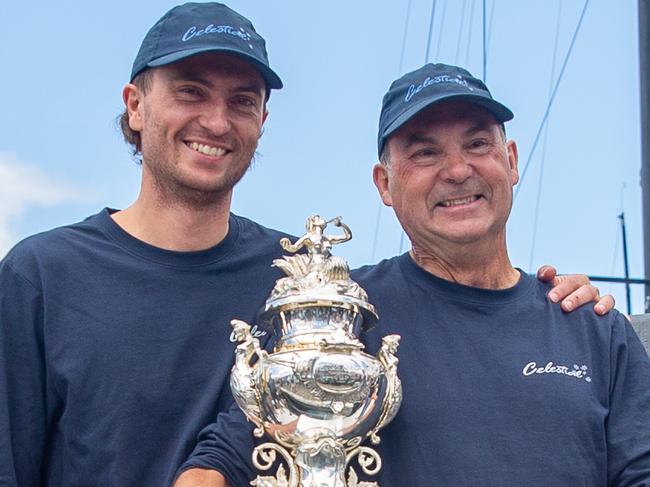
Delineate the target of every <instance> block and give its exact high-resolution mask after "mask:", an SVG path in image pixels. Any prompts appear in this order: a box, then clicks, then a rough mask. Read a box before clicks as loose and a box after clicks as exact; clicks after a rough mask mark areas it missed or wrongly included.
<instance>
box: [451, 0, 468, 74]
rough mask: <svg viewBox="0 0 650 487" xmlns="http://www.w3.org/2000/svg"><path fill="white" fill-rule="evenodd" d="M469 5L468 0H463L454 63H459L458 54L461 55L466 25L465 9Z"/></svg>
mask: <svg viewBox="0 0 650 487" xmlns="http://www.w3.org/2000/svg"><path fill="white" fill-rule="evenodd" d="M466 7H467V0H463V7H462V8H461V11H460V26H459V27H458V41H457V42H456V57H455V58H454V64H458V56H459V55H460V41H461V40H462V38H463V27H464V26H465V9H466Z"/></svg>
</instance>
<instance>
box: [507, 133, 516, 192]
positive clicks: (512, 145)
mask: <svg viewBox="0 0 650 487" xmlns="http://www.w3.org/2000/svg"><path fill="white" fill-rule="evenodd" d="M506 149H507V151H508V165H509V166H510V180H511V182H512V185H513V186H514V185H515V184H517V183H518V182H519V166H518V163H519V152H518V151H517V143H516V142H515V141H514V140H509V141H508V142H506Z"/></svg>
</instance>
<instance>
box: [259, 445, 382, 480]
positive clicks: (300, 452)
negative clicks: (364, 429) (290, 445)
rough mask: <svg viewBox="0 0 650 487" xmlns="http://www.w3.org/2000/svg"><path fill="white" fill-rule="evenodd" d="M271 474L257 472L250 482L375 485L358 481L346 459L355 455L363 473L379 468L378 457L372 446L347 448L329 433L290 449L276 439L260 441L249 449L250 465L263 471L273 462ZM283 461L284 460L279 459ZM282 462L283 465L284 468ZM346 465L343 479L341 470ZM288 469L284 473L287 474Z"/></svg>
mask: <svg viewBox="0 0 650 487" xmlns="http://www.w3.org/2000/svg"><path fill="white" fill-rule="evenodd" d="M278 453H279V454H280V456H281V457H282V460H280V461H279V462H280V463H279V465H278V468H277V470H276V474H275V477H272V476H259V475H258V476H257V478H256V479H255V480H253V481H252V482H251V485H252V486H255V487H379V485H378V484H377V482H366V481H359V477H358V476H357V473H356V471H355V470H354V468H353V467H352V466H351V465H350V461H351V460H352V459H353V458H354V457H355V456H356V457H357V463H358V464H359V467H360V468H361V470H362V471H363V472H364V473H365V474H366V475H375V474H377V472H379V470H380V469H381V458H380V457H379V454H378V453H377V452H376V451H375V450H373V449H372V448H369V447H366V446H359V447H357V448H354V449H353V450H351V451H350V452H348V453H347V455H346V453H345V449H344V448H343V447H342V445H341V444H340V442H338V441H336V440H335V439H333V438H331V437H326V438H321V439H318V440H316V441H313V442H304V443H302V444H300V445H299V446H298V447H296V448H295V449H294V450H293V451H292V453H289V452H288V451H287V450H286V449H285V448H283V447H282V446H280V445H278V444H277V443H270V442H269V443H264V444H262V445H259V446H258V447H257V448H255V450H253V457H252V460H253V465H254V466H255V467H256V468H257V469H259V470H261V471H266V470H269V469H271V467H272V466H273V465H274V464H275V463H276V460H277V454H278ZM283 462H284V463H283ZM285 464H286V468H285ZM346 469H347V471H348V475H347V480H346V479H345V478H344V472H345V470H346ZM287 471H288V475H287Z"/></svg>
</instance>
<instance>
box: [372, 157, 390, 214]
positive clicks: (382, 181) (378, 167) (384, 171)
mask: <svg viewBox="0 0 650 487" xmlns="http://www.w3.org/2000/svg"><path fill="white" fill-rule="evenodd" d="M372 179H373V181H374V182H375V187H376V188H377V191H379V196H380V197H381V200H382V201H383V202H384V204H385V205H386V206H393V198H392V196H391V194H390V191H389V189H388V188H389V180H390V170H389V169H388V167H386V165H384V164H381V163H377V164H375V166H374V167H373V168H372Z"/></svg>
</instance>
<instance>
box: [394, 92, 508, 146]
mask: <svg viewBox="0 0 650 487" xmlns="http://www.w3.org/2000/svg"><path fill="white" fill-rule="evenodd" d="M501 125H502V124H501V123H499V122H498V121H497V120H496V118H494V116H493V115H492V114H491V113H490V112H489V111H488V110H486V109H485V108H483V107H482V106H480V105H477V104H475V103H471V102H467V101H448V102H441V103H437V104H435V105H431V106H429V107H427V108H425V109H424V110H422V111H420V112H419V113H417V114H416V115H415V116H414V117H413V118H411V119H410V120H409V121H408V122H406V123H405V124H404V125H403V126H402V127H400V128H399V129H398V130H397V131H396V132H395V133H394V134H393V135H391V137H390V138H389V143H394V142H396V141H399V142H402V143H403V142H406V141H408V140H409V139H412V138H413V137H416V138H417V137H422V138H424V137H427V138H435V137H444V135H445V134H446V133H448V132H449V130H450V129H452V128H453V129H454V130H459V131H461V132H466V133H468V134H472V133H476V132H479V131H489V132H492V131H495V132H496V131H498V130H499V129H500V127H501Z"/></svg>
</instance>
